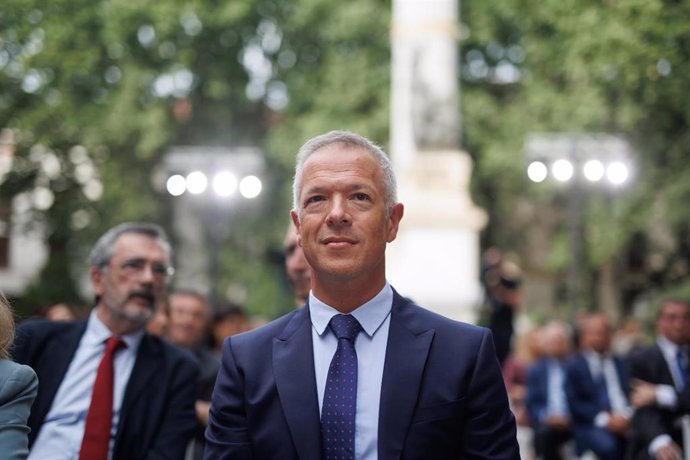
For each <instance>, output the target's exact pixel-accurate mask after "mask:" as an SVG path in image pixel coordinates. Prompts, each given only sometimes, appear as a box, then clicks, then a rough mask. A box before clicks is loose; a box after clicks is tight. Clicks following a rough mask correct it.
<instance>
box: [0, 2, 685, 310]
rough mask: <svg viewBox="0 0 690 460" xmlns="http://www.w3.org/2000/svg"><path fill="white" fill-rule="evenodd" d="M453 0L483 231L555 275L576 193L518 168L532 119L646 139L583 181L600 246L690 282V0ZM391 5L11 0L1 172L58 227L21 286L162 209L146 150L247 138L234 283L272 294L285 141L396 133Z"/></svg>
mask: <svg viewBox="0 0 690 460" xmlns="http://www.w3.org/2000/svg"><path fill="white" fill-rule="evenodd" d="M460 8H461V11H460V13H461V14H460V18H461V27H460V31H461V33H460V36H459V37H458V43H459V46H460V50H461V51H460V52H461V57H462V58H461V59H460V65H461V67H460V75H461V80H462V81H461V86H460V87H461V90H460V91H461V97H460V100H461V110H462V122H463V127H462V132H463V144H464V145H465V148H466V149H467V150H468V151H469V152H470V154H471V155H472V157H473V159H474V161H475V174H474V177H473V194H474V198H475V200H476V201H477V202H478V203H479V204H480V205H481V206H482V207H484V208H485V209H487V210H488V211H489V214H490V223H489V226H488V228H487V229H486V230H485V232H484V234H483V236H482V242H483V245H484V246H489V245H497V246H500V247H502V248H504V249H506V250H512V251H515V252H517V253H519V254H520V255H521V257H522V260H523V265H524V268H525V269H526V270H527V271H530V270H531V271H536V272H540V273H548V274H552V275H553V276H554V277H555V278H556V279H558V278H559V277H561V275H562V272H563V270H564V267H565V266H566V265H567V262H568V251H567V242H566V239H565V237H564V225H563V221H564V219H565V213H564V211H563V207H564V206H563V200H564V198H563V194H562V193H561V191H559V190H558V189H557V188H555V187H551V186H548V185H545V184H542V185H544V186H535V184H531V183H529V182H528V181H527V179H526V175H525V172H524V171H525V166H526V165H525V162H524V154H525V152H524V147H525V146H524V143H525V139H526V136H527V135H529V134H530V133H550V132H569V133H573V132H574V133H585V132H596V133H598V132H609V133H616V134H621V135H624V136H626V137H627V138H628V139H629V140H630V142H631V144H632V145H633V147H634V151H635V157H634V163H635V167H634V184H633V185H632V186H629V187H627V188H626V189H624V190H619V191H618V192H616V193H613V192H605V191H603V190H590V191H589V193H588V200H587V206H586V209H585V210H584V212H585V214H584V216H585V220H584V223H585V226H584V232H585V236H586V254H587V257H588V264H589V265H588V267H589V269H590V272H591V274H592V277H593V278H596V277H597V274H598V272H599V270H600V269H601V267H603V266H605V265H607V264H608V265H609V266H613V267H614V268H615V271H616V275H617V279H619V280H620V283H619V286H618V288H619V291H620V295H621V298H622V299H623V301H622V302H623V304H627V303H628V302H633V301H634V300H635V299H636V296H638V295H639V294H640V293H641V292H649V291H650V290H660V291H664V292H667V291H668V290H669V289H671V290H672V289H681V290H682V289H683V284H684V279H685V277H686V276H687V274H688V270H689V268H688V264H687V261H688V255H690V240H688V237H689V235H690V225H689V224H688V219H687V214H686V212H685V209H684V208H685V203H686V202H687V198H688V196H689V195H690V182H688V181H685V180H683V178H684V177H685V176H684V175H687V174H688V169H689V168H690V162H689V161H688V160H687V158H688V156H687V149H688V147H687V146H688V145H690V144H689V142H688V141H689V140H690V139H688V137H689V136H690V134H689V130H688V119H689V118H690V100H688V99H689V98H690V95H688V93H687V91H686V88H687V77H686V75H688V74H689V71H690V68H688V67H689V66H690V59H688V57H689V56H688V54H689V53H690V32H689V31H690V23H689V22H690V4H687V2H673V1H668V0H666V1H662V0H651V1H647V0H645V1H642V0H604V1H601V2H591V1H589V2H582V1H577V2H576V1H574V0H565V1H563V0H544V1H540V2H534V1H516V0H499V1H495V2H478V1H463V2H461V5H460ZM390 9H391V4H390V2H384V1H379V0H376V1H371V0H350V1H347V2H339V3H334V2H331V1H325V0H285V1H272V0H259V1H249V0H237V1H232V2H213V1H208V0H193V1H188V2H179V1H174V0H161V1H158V2H155V3H141V2H139V3H137V2H134V3H133V2H127V1H123V0H101V1H89V2H86V1H84V0H69V1H66V0H55V1H53V2H48V3H46V2H38V1H35V0H22V1H18V0H7V1H5V2H3V4H2V5H0V30H2V34H0V37H1V38H0V129H2V136H0V137H1V138H2V143H3V145H5V146H11V147H10V148H11V150H13V152H14V155H13V161H12V164H11V170H10V171H7V172H6V174H5V175H4V178H3V180H2V184H1V185H0V193H1V194H2V198H3V199H4V200H6V201H8V202H9V200H14V203H17V197H19V203H20V204H22V203H23V205H24V206H25V207H27V208H30V209H33V211H34V213H35V214H34V215H35V219H34V221H33V222H35V223H37V224H38V225H40V226H42V228H44V230H45V232H46V235H47V241H48V245H49V247H50V259H49V262H48V264H47V265H46V267H45V268H44V269H43V271H42V273H41V275H40V277H39V278H38V279H36V281H35V282H34V283H33V285H32V287H31V288H30V289H29V291H28V292H27V293H25V295H24V296H22V298H21V299H18V301H19V302H20V306H21V305H24V306H25V308H26V309H27V310H28V309H29V308H31V307H35V306H37V305H42V304H45V303H47V302H55V301H58V300H73V299H78V298H79V296H80V294H79V293H78V290H77V287H76V286H77V280H78V278H79V276H80V274H81V273H83V270H84V262H85V260H86V250H87V249H88V246H89V244H90V243H91V242H93V241H94V239H95V237H96V236H97V235H98V234H100V233H101V232H102V231H103V230H104V229H105V228H107V227H109V226H110V225H112V224H114V223H116V222H119V221H122V220H131V219H144V220H153V221H156V222H160V223H163V224H164V225H168V224H169V222H170V212H171V211H170V210H171V208H170V199H169V198H168V197H166V195H165V193H164V192H163V191H162V190H161V189H160V187H159V186H157V185H156V183H155V182H156V181H155V180H154V179H153V178H152V171H154V170H155V168H156V166H157V165H158V164H159V163H160V160H161V157H162V155H163V154H164V153H165V151H166V150H167V149H169V148H170V146H173V145H225V146H243V145H253V146H258V147H260V148H262V149H263V150H264V151H265V154H266V157H267V161H268V164H269V171H270V172H269V187H268V192H267V194H266V196H265V197H264V198H262V200H263V203H264V204H263V206H262V208H261V211H262V212H261V213H260V214H256V215H254V214H252V215H248V216H247V217H246V219H243V220H242V221H240V222H237V221H234V222H233V231H232V233H231V235H230V237H229V239H228V240H227V241H226V242H225V243H224V246H223V250H222V260H221V262H222V266H223V270H222V272H223V274H224V275H223V279H222V284H223V286H224V287H227V286H229V285H233V284H238V283H239V284H241V285H243V286H245V287H246V291H247V293H248V297H247V299H246V302H247V305H248V306H249V308H250V310H251V311H253V312H256V313H263V314H266V315H273V314H276V313H277V310H276V305H280V304H281V303H285V302H283V299H281V298H280V297H281V295H282V294H281V291H280V288H279V287H276V286H275V285H276V280H277V279H279V276H280V275H279V273H280V272H281V270H280V269H281V267H280V266H279V265H278V264H272V263H271V260H273V259H271V258H270V257H268V256H267V255H266V254H268V253H270V249H272V248H275V247H277V245H278V242H279V241H280V240H281V238H282V233H283V231H284V228H285V224H286V223H287V211H288V209H289V207H290V193H289V191H288V185H289V181H290V178H291V174H292V164H293V158H294V152H295V151H296V150H297V148H298V147H299V145H300V144H301V143H302V142H304V140H305V139H307V138H309V137H311V136H313V135H315V134H319V133H321V132H324V131H327V130H330V129H336V128H337V129H349V130H353V131H357V132H360V133H362V134H364V135H366V136H368V137H371V138H372V139H374V140H376V141H377V142H380V143H383V144H386V140H387V137H388V132H389V126H388V123H389V122H388V120H389V83H390V75H389V74H390V44H389V28H390V18H391V11H390ZM543 236H546V244H544V238H543ZM535 240H539V242H540V243H541V246H540V247H541V249H539V248H536V246H535V245H536V244H537V242H535ZM66 278H69V280H66ZM68 281H69V282H68ZM681 292H682V291H681ZM625 306H626V307H630V305H625Z"/></svg>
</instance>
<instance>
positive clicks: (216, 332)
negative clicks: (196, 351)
mask: <svg viewBox="0 0 690 460" xmlns="http://www.w3.org/2000/svg"><path fill="white" fill-rule="evenodd" d="M249 328H250V326H249V321H248V319H247V314H246V313H245V311H244V308H242V307H241V306H239V305H237V304H234V303H232V302H223V303H219V304H216V305H215V306H214V308H213V319H212V320H211V336H212V337H211V342H212V343H213V345H212V346H213V351H214V352H215V353H216V355H218V356H220V354H221V349H222V346H223V341H224V340H225V339H226V338H228V337H232V336H233V335H235V334H239V333H240V332H244V331H246V330H248V329H249Z"/></svg>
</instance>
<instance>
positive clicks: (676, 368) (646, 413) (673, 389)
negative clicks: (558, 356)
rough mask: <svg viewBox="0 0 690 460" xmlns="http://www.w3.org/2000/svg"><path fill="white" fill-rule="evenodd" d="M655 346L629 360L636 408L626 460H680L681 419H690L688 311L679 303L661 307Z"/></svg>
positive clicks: (632, 356)
mask: <svg viewBox="0 0 690 460" xmlns="http://www.w3.org/2000/svg"><path fill="white" fill-rule="evenodd" d="M656 329H657V333H658V335H657V339H656V343H654V344H653V345H650V346H648V347H644V348H641V349H639V350H636V351H634V352H633V353H632V354H631V355H630V357H629V364H630V377H631V382H632V384H631V385H632V387H633V391H632V394H631V398H630V399H631V401H632V403H633V405H634V406H635V407H636V411H635V416H634V417H633V426H632V434H631V458H633V459H636V460H647V459H650V458H651V459H655V460H675V459H678V460H680V459H681V458H682V457H683V452H682V446H683V436H682V431H681V423H680V419H681V417H682V416H684V415H686V414H688V413H690V410H689V409H688V407H687V402H688V395H689V394H690V382H688V380H689V376H688V364H687V359H688V341H689V340H690V334H689V333H690V305H688V303H687V302H685V301H683V300H679V299H669V300H666V301H664V302H662V304H661V306H660V307H659V312H658V314H657V318H656Z"/></svg>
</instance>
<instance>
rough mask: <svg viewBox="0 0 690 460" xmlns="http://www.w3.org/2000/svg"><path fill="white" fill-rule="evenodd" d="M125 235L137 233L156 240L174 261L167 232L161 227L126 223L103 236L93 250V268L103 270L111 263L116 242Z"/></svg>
mask: <svg viewBox="0 0 690 460" xmlns="http://www.w3.org/2000/svg"><path fill="white" fill-rule="evenodd" d="M125 233H137V234H139V235H145V236H148V237H150V238H152V239H154V240H156V241H157V242H158V243H159V244H160V245H161V246H162V247H163V249H164V250H165V252H166V253H167V254H168V258H169V259H172V247H171V246H170V240H168V235H167V234H166V233H165V230H163V228H162V227H161V226H159V225H156V224H150V223H147V222H125V223H122V224H119V225H116V226H115V227H113V228H111V229H110V230H108V231H107V232H105V233H104V234H103V236H101V237H100V238H99V239H98V241H96V244H95V245H94V246H93V249H91V255H90V256H89V261H90V263H91V266H92V267H98V268H103V267H106V266H107V265H108V264H109V263H110V259H111V258H112V257H113V252H114V251H115V241H116V240H117V239H118V238H119V237H120V235H123V234H125Z"/></svg>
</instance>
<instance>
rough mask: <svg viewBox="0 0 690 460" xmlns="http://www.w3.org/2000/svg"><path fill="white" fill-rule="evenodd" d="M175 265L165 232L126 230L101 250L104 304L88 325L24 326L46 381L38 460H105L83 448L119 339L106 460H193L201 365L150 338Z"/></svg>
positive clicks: (23, 354) (97, 281)
mask: <svg viewBox="0 0 690 460" xmlns="http://www.w3.org/2000/svg"><path fill="white" fill-rule="evenodd" d="M170 260H171V249H170V244H169V243H168V240H167V237H166V236H165V233H164V232H163V230H162V229H161V228H160V227H158V226H156V225H152V224H139V223H125V224H121V225H119V226H116V227H114V228H112V229H111V230H110V231H108V232H107V233H105V234H104V235H103V236H102V237H101V238H100V239H99V240H98V242H97V243H96V245H95V246H94V248H93V250H92V251H91V269H90V278H91V283H92V285H93V289H94V293H95V295H96V306H95V308H94V309H93V310H92V311H91V314H90V316H89V318H88V320H87V321H79V322H51V321H44V320H43V321H30V322H26V323H23V324H21V325H20V326H19V328H18V329H17V337H16V340H15V348H14V352H13V355H14V357H15V359H16V360H17V362H20V363H24V364H28V365H30V366H31V367H33V368H34V370H35V371H36V373H37V374H38V378H39V388H38V395H37V397H36V401H35V402H34V404H33V407H32V410H31V416H30V418H29V426H30V427H31V434H30V438H29V442H30V449H31V452H30V455H29V459H47V458H50V459H73V458H77V457H78V456H80V458H84V457H85V456H87V457H88V460H96V459H95V458H94V456H93V455H86V454H84V450H83V449H82V441H83V439H84V438H85V436H84V433H85V431H87V429H86V427H87V423H86V420H87V418H88V415H89V408H90V407H91V399H92V394H93V393H94V391H93V390H94V387H95V382H96V376H97V374H98V369H99V368H100V367H101V365H100V363H101V361H102V357H103V356H104V354H105V350H106V343H107V342H110V341H112V340H115V341H116V342H117V341H118V339H119V340H121V342H122V345H121V346H120V347H119V349H118V351H115V352H114V355H113V356H114V358H113V359H112V363H113V364H112V366H113V374H114V379H113V383H112V385H110V386H112V416H111V417H107V416H103V417H102V420H106V421H107V424H108V425H110V426H111V430H110V436H109V439H110V441H109V442H108V437H107V435H106V438H105V443H107V444H109V445H108V446H105V449H106V450H105V451H103V455H102V457H101V460H106V458H111V459H114V460H133V459H154V458H157V459H158V458H160V459H162V458H166V459H181V458H183V456H184V449H185V446H186V445H187V442H188V440H189V439H190V437H191V435H192V432H193V430H194V427H195V425H196V416H195V412H194V400H195V390H196V380H197V376H198V365H197V363H196V361H195V359H194V357H193V356H191V354H189V353H187V352H184V351H182V350H179V349H178V348H176V347H174V346H173V345H170V344H167V343H165V342H163V341H162V340H161V339H159V338H158V337H155V336H153V335H149V334H147V333H146V331H145V327H146V322H147V320H148V319H149V318H150V317H151V315H152V314H153V311H154V308H155V305H156V304H157V302H158V300H159V299H160V297H161V296H162V295H163V292H164V289H165V285H166V282H167V279H168V276H169V274H170ZM103 361H105V360H103ZM94 399H96V398H94ZM99 407H102V406H100V405H99ZM95 412H96V411H94V413H95ZM92 418H93V417H92ZM109 419H110V420H109ZM100 445H104V444H100ZM80 452H81V454H80Z"/></svg>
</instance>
